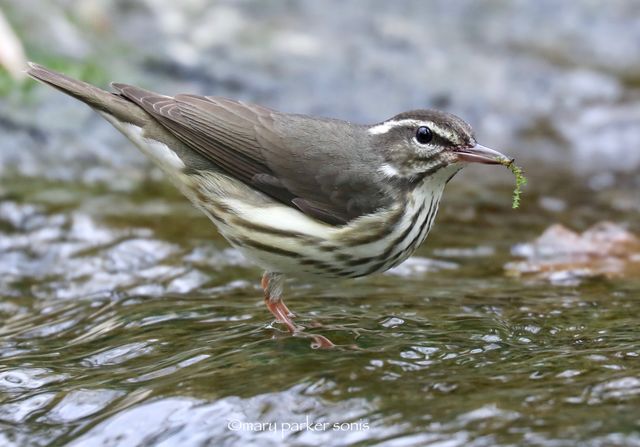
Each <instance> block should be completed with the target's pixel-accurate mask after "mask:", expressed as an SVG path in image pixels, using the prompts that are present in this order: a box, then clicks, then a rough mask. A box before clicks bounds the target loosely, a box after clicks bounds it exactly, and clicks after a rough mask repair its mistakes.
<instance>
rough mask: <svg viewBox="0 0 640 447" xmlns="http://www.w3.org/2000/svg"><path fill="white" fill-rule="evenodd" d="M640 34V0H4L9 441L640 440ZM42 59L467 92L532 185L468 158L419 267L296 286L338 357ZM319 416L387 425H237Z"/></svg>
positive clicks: (149, 74) (213, 82)
mask: <svg viewBox="0 0 640 447" xmlns="http://www.w3.org/2000/svg"><path fill="white" fill-rule="evenodd" d="M638 48H640V3H639V2H634V1H625V0H617V1H616V0H612V1H608V2H606V3H605V2H601V1H589V0H586V1H582V2H560V1H552V0H540V1H535V2H532V1H511V2H507V1H499V0H488V1H474V0H460V1H456V2H451V1H444V0H443V1H439V0H429V1H409V0H406V1H405V0H402V1H395V2H389V1H377V0H373V1H351V2H342V1H339V0H325V1H322V2H320V1H316V2H314V1H279V2H261V1H258V0H253V1H250V0H240V1H230V0H229V1H222V0H216V1H205V0H186V1H181V2H175V1H169V0H141V1H133V0H116V1H107V0H55V1H47V2H42V1H36V0H21V1H18V0H13V1H12V0H0V391H1V392H2V393H0V444H2V445H27V444H29V445H47V444H48V443H49V442H51V440H54V443H57V444H60V445H61V444H64V443H77V445H107V444H108V445H145V444H153V443H160V442H164V445H175V444H178V443H181V444H183V445H184V444H186V445H206V444H207V443H214V444H216V445H234V444H236V443H240V442H243V443H251V442H255V443H259V445H280V442H282V441H283V440H284V442H286V443H288V444H291V445H314V444H316V443H318V442H322V443H323V444H325V445H351V444H355V443H358V445H370V444H371V445H373V444H375V445H394V446H396V445H397V446H400V445H430V444H434V445H435V444H437V445H445V444H438V443H443V442H446V445H503V444H504V445H513V444H524V443H526V444H529V445H572V443H573V442H578V441H581V442H584V443H585V445H640V434H639V430H640V419H638V414H640V411H638V409H640V367H639V366H638V365H637V357H638V356H640V340H639V338H638V335H637V315H639V314H640V303H638V298H639V297H640V284H639V277H640V241H639V240H638V237H637V235H638V234H639V233H640V223H639V222H640V219H639V217H640V176H638V174H637V173H638V169H639V168H640V89H639V87H640V52H639V51H638ZM26 60H32V61H35V62H38V63H41V64H43V65H47V66H49V67H51V68H54V69H57V70H59V71H62V72H65V73H66V74H69V75H71V76H75V77H79V78H82V79H84V80H86V81H87V82H92V83H94V84H97V85H99V86H102V87H105V88H106V87H108V83H109V82H110V81H119V82H125V83H130V84H137V85H140V86H143V87H146V88H149V89H152V90H155V91H158V92H161V93H165V94H176V93H182V92H188V93H199V94H207V95H219V96H228V97H231V98H235V99H242V100H245V101H250V102H256V103H258V104H261V105H265V106H269V107H272V108H275V109H278V110H282V111H286V112H297V113H307V114H313V115H321V116H328V117H336V118H341V119H346V120H350V121H354V122H361V123H374V122H379V121H382V120H384V119H386V118H389V117H391V116H393V115H395V114H396V113H399V112H401V111H405V110H409V109H414V108H438V109H443V110H446V111H449V112H452V113H455V114H457V115H459V116H461V117H463V118H464V119H465V120H466V121H468V122H469V123H471V124H472V126H473V127H474V129H475V131H476V135H477V137H478V140H479V141H480V142H481V143H482V144H483V145H486V146H489V147H493V148H496V149H498V150H500V151H501V152H503V153H505V154H509V155H512V156H514V157H516V159H517V162H518V164H519V165H521V166H523V168H524V170H525V173H526V175H527V177H528V178H529V184H528V185H527V187H526V188H525V190H524V194H523V197H522V207H521V208H520V209H518V210H512V209H511V207H510V205H511V198H510V195H511V190H512V188H513V185H514V178H513V176H512V175H511V173H510V172H509V171H508V170H507V169H502V168H496V167H487V166H473V167H469V168H467V169H465V171H464V172H462V173H461V174H459V175H458V176H456V178H455V179H454V181H453V182H451V183H450V185H449V186H448V187H447V192H446V193H445V196H444V200H443V202H442V205H441V208H440V214H439V216H438V219H437V222H436V224H435V226H434V229H433V230H432V234H431V235H430V237H429V238H428V240H427V243H426V244H425V246H424V247H423V248H422V249H421V250H420V252H419V253H418V255H417V256H415V257H414V258H412V259H410V260H409V261H407V262H406V263H405V264H403V265H402V266H400V267H398V268H396V269H394V270H393V271H392V272H390V273H388V274H385V275H381V276H378V277H372V278H365V279H362V280H358V281H356V282H350V283H346V284H345V287H336V286H324V287H323V286H318V285H310V284H296V283H294V284H291V287H290V295H289V296H290V297H291V298H290V300H289V301H288V303H290V304H291V307H292V308H293V309H295V310H296V311H297V312H298V314H299V315H300V318H301V322H302V324H304V325H305V326H307V327H311V328H318V329H317V330H318V332H319V333H322V334H325V335H331V336H330V338H331V339H332V340H333V341H334V342H337V343H341V344H342V345H344V346H349V347H351V348H345V349H344V350H342V349H340V350H336V351H334V352H329V353H327V352H316V351H312V350H311V349H310V348H309V347H308V341H305V340H304V339H296V338H294V337H287V336H286V334H284V333H283V332H282V331H281V328H279V327H278V325H273V324H271V322H270V316H269V315H268V314H267V313H266V311H265V310H264V309H263V306H262V303H261V298H260V296H261V295H260V294H261V292H260V290H259V287H258V285H259V284H258V278H259V275H260V272H259V270H257V269H256V268H254V267H252V266H251V265H250V264H248V263H247V262H246V261H245V260H244V259H243V258H242V256H241V255H240V254H239V253H238V252H236V251H234V250H232V249H230V248H229V247H228V245H227V244H226V243H225V242H224V240H222V239H221V238H220V237H219V236H218V235H217V233H216V232H215V229H214V228H213V226H212V225H211V224H210V223H209V222H208V221H207V220H206V218H205V217H203V216H201V215H200V214H199V213H198V212H197V211H196V210H195V209H193V208H192V207H191V206H190V205H189V203H187V201H186V200H185V199H183V198H182V197H181V196H180V195H179V193H178V192H177V191H175V190H174V189H173V187H172V186H171V185H170V184H169V183H168V182H167V181H166V179H164V178H163V176H162V175H161V173H160V172H159V171H158V170H157V169H156V168H154V167H153V166H151V164H150V163H149V161H148V160H146V159H145V158H144V157H143V156H142V155H141V154H140V153H138V151H137V150H136V149H135V147H133V145H132V144H130V143H129V142H128V141H126V140H125V139H124V137H122V136H121V135H120V134H118V133H117V131H115V130H114V129H113V128H112V127H111V126H110V125H109V124H108V123H106V122H105V121H103V120H102V119H101V118H100V117H99V116H98V115H97V114H95V113H92V112H91V111H90V110H89V109H88V108H87V107H86V106H84V105H82V104H80V103H78V102H77V101H75V100H73V99H70V98H68V97H66V96H64V95H62V94H60V93H59V92H56V91H55V90H53V89H50V88H45V87H43V86H40V85H36V84H35V82H32V81H30V80H27V79H25V76H24V74H23V72H22V70H23V67H24V64H25V61H26ZM354 345H356V346H357V347H358V349H353V346H354ZM633 362H636V363H633ZM390 390H393V391H390ZM306 417H311V419H312V420H315V421H320V422H326V421H329V422H332V423H333V422H345V421H346V422H349V421H351V422H358V421H366V422H367V424H368V425H367V427H369V428H367V429H366V430H365V429H362V426H360V427H359V428H360V429H358V430H356V429H355V428H354V429H353V430H348V431H343V432H338V433H337V432H336V431H332V430H325V431H322V432H319V433H318V432H310V431H308V430H303V429H300V430H290V431H286V432H283V433H280V432H278V433H274V432H269V431H266V430H262V431H256V430H250V429H242V430H233V429H230V428H229V427H228V425H227V421H228V420H229V418H231V419H233V420H242V421H249V422H251V421H253V422H274V423H280V424H281V423H284V422H300V421H302V420H305V418H306ZM136 424H144V427H142V425H141V426H140V427H139V428H137V429H136V430H133V429H132V428H131V427H133V426H136ZM278 428H281V427H278ZM356 428H357V427H356ZM247 445H248V444H247ZM256 445H258V444H256Z"/></svg>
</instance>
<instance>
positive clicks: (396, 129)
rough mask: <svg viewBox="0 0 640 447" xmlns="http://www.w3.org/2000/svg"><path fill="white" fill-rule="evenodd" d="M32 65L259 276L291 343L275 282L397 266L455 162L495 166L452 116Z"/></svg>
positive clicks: (423, 232) (420, 235)
mask: <svg viewBox="0 0 640 447" xmlns="http://www.w3.org/2000/svg"><path fill="white" fill-rule="evenodd" d="M29 66H30V68H29V70H28V71H27V73H28V74H29V75H30V76H31V77H33V78H35V79H37V80H39V81H41V82H44V83H46V84H49V85H51V86H53V87H55V88H57V89H59V90H61V91H63V92H64V93H66V94H68V95H71V96H73V97H74V98H76V99H79V100H80V101H82V102H84V103H86V104H88V105H89V106H90V107H92V108H93V109H95V110H96V111H97V112H99V113H100V114H101V115H102V116H103V117H104V118H105V119H106V120H107V121H109V122H110V123H111V124H113V125H114V126H115V127H116V128H117V129H118V130H120V131H121V132H122V133H123V134H124V135H125V136H127V137H128V138H129V139H130V140H131V141H132V142H133V143H135V144H136V145H137V146H138V148H139V149H140V150H141V151H142V152H143V153H145V154H146V155H147V156H149V157H150V158H151V159H152V160H153V161H154V162H155V163H156V164H157V165H158V166H159V167H160V168H161V169H162V170H163V171H164V172H165V173H166V174H167V175H168V176H169V178H170V179H171V180H172V181H173V182H174V184H175V185H176V186H177V187H178V188H179V189H180V190H181V191H182V192H183V193H184V195H185V196H187V197H188V198H189V199H190V200H191V201H192V202H193V203H194V204H195V206H196V207H198V208H199V209H200V210H202V211H203V212H204V213H205V214H206V215H207V216H208V217H209V218H210V219H211V221H212V222H213V223H214V224H215V225H216V227H217V228H218V231H219V232H220V234H222V236H224V237H225V238H226V239H227V240H228V241H229V243H230V244H231V245H233V246H234V247H236V248H238V249H239V250H240V251H242V252H243V253H244V254H245V255H246V256H247V257H248V258H249V259H251V260H252V261H253V262H255V263H256V264H258V265H259V266H261V267H262V268H264V269H265V273H264V276H263V278H262V286H263V288H264V291H265V303H266V305H267V307H268V308H269V310H270V311H271V312H272V313H273V315H275V317H276V319H277V321H279V322H281V323H284V324H285V325H286V327H287V328H288V329H289V331H291V332H292V333H295V332H299V328H298V327H297V326H296V325H295V324H294V322H293V321H292V316H293V315H292V314H291V312H290V311H289V309H288V308H287V307H286V306H285V304H284V302H283V301H282V286H283V281H284V278H285V275H287V276H298V277H299V276H303V277H304V276H309V277H324V278H356V277H360V276H365V275H369V274H372V273H377V272H383V271H385V270H388V269H390V268H391V267H394V266H396V265H398V264H400V263H401V262H403V261H404V260H405V259H407V258H408V257H409V256H410V255H411V254H412V253H413V252H414V251H415V250H416V248H418V246H419V245H420V244H421V243H422V242H423V241H424V239H425V238H426V237H427V234H428V233H429V230H430V229H431V226H432V225H433V221H434V218H435V215H436V212H437V211H438V205H439V202H440V197H441V196H442V192H443V189H444V187H445V185H446V183H447V182H448V181H449V180H450V179H451V178H452V177H453V176H454V175H455V174H456V172H458V171H459V170H460V169H461V168H462V167H463V166H464V164H465V163H466V162H480V163H490V164H498V163H501V162H504V160H505V159H506V157H505V156H504V155H502V154H500V153H499V152H496V151H494V150H492V149H488V148H486V147H483V146H481V145H479V144H477V143H476V140H475V137H474V135H473V132H472V130H471V127H470V126H469V125H468V124H467V123H466V122H464V121H463V120H462V119H460V118H458V117H457V116H454V115H451V114H449V113H444V112H440V111H435V110H415V111H411V112H405V113H401V114H399V115H396V116H394V117H393V118H390V119H388V120H386V121H383V122H382V123H379V124H374V125H358V124H352V123H349V122H345V121H340V120H335V119H326V118H316V117H310V116H305V115H294V114H286V113H281V112H277V111H274V110H270V109H267V108H265V107H261V106H258V105H253V104H246V103H243V102H238V101H233V100H230V99H225V98H221V97H210V96H197V95H186V94H182V95H177V96H175V97H171V96H164V95H159V94H157V93H153V92H150V91H147V90H143V89H141V88H138V87H134V86H130V85H125V84H112V86H113V88H114V89H115V90H116V92H115V93H109V92H106V91H104V90H101V89H99V88H97V87H94V86H92V85H90V84H86V83H84V82H81V81H78V80H75V79H72V78H69V77H67V76H65V75H62V74H59V73H56V72H54V71H51V70H49V69H47V68H45V67H42V66H39V65H36V64H30V65H29ZM316 341H317V342H318V344H319V345H321V346H330V345H331V343H330V342H329V341H328V340H327V339H325V338H324V337H319V336H316Z"/></svg>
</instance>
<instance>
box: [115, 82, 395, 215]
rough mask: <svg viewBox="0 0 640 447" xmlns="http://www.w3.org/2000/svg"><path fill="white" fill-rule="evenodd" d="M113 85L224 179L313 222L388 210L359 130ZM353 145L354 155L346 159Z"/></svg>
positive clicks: (234, 103)
mask: <svg viewBox="0 0 640 447" xmlns="http://www.w3.org/2000/svg"><path fill="white" fill-rule="evenodd" d="M113 86H114V88H115V89H117V90H118V92H119V93H120V94H121V95H122V96H123V97H125V98H127V99H129V100H130V101H132V102H134V103H136V104H138V105H139V106H140V107H142V108H143V109H144V110H145V111H146V112H147V113H149V114H150V115H151V116H153V117H154V118H155V119H157V120H158V121H159V122H160V123H161V124H162V125H163V126H164V127H166V128H167V129H168V130H169V131H170V132H171V133H172V134H173V135H175V136H176V137H177V138H178V139H180V140H181V141H183V142H184V143H185V144H187V145H188V146H189V147H190V148H191V149H192V150H194V151H196V152H197V153H198V154H200V155H202V156H204V157H205V158H207V159H209V160H211V161H212V162H213V163H215V164H216V165H217V166H219V167H220V168H222V169H223V170H224V171H225V172H227V173H228V174H229V175H231V176H233V177H234V178H237V179H239V180H241V181H243V182H245V183H246V184H248V185H251V186H252V187H254V188H256V189H258V190H260V191H262V192H264V193H265V194H267V195H269V196H271V197H273V198H275V199H277V200H278V201H280V202H282V203H284V204H286V205H288V206H291V207H295V208H297V209H299V210H300V211H302V212H303V213H305V214H307V215H309V216H311V217H314V218H316V219H319V220H321V221H324V222H326V223H330V224H344V223H346V222H348V221H350V220H352V219H354V218H356V217H359V216H361V215H364V214H368V213H372V212H374V211H376V210H377V209H379V208H381V207H384V206H387V205H389V203H390V200H391V197H390V194H389V193H388V191H387V190H386V189H385V188H384V186H383V184H384V182H382V179H381V178H379V177H378V175H379V174H377V172H375V170H374V172H373V173H371V165H372V163H374V166H379V164H378V163H381V161H380V160H379V159H378V156H377V155H375V154H373V153H371V151H367V150H366V149H363V148H362V147H360V146H362V145H361V144H360V145H358V136H359V134H357V135H354V134H353V132H354V130H353V129H357V131H356V133H357V132H363V131H362V130H361V129H359V128H358V127H357V126H351V125H348V124H347V123H345V122H342V121H337V120H317V119H311V118H309V117H305V116H301V115H285V114H281V113H279V112H275V111H273V110H270V109H267V108H264V107H260V106H257V105H250V104H244V103H240V102H237V101H232V100H229V99H226V98H220V97H205V96H196V95H177V96H175V97H168V96H163V95H158V94H156V93H153V92H149V91H146V90H143V89H140V88H138V87H133V86H129V85H123V84H113ZM363 133H364V134H365V135H366V132H363ZM345 140H347V141H345ZM354 144H355V145H356V146H357V147H356V148H355V153H353V152H352V153H348V152H345V150H344V146H345V145H348V146H349V147H353V146H354ZM354 155H355V156H354Z"/></svg>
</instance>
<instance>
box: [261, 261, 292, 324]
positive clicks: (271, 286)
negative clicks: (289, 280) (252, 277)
mask: <svg viewBox="0 0 640 447" xmlns="http://www.w3.org/2000/svg"><path fill="white" fill-rule="evenodd" d="M283 286H284V276H283V275H281V274H279V273H271V272H265V273H264V275H262V288H263V289H264V303H265V304H266V305H267V309H269V311H270V312H271V313H272V314H273V315H274V316H275V317H276V321H277V322H278V323H283V324H284V325H285V326H287V329H289V332H291V333H292V334H293V333H295V332H297V330H298V328H297V326H296V325H295V324H294V323H293V320H292V319H291V317H292V316H293V314H292V313H291V311H290V310H289V308H288V307H287V306H286V305H285V304H284V301H282V289H283Z"/></svg>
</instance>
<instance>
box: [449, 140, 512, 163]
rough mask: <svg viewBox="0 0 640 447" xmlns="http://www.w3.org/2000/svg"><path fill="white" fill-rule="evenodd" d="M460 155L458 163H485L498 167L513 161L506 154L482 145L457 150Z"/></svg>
mask: <svg viewBox="0 0 640 447" xmlns="http://www.w3.org/2000/svg"><path fill="white" fill-rule="evenodd" d="M456 154H457V155H458V161H466V162H469V163H485V164H492V165H498V164H503V163H504V162H505V160H506V161H513V160H512V159H510V158H509V157H507V156H506V155H504V154H501V153H500V152H498V151H494V150H493V149H489V148H488V147H484V146H482V145H481V144H476V145H475V146H473V147H469V148H465V149H458V150H456Z"/></svg>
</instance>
